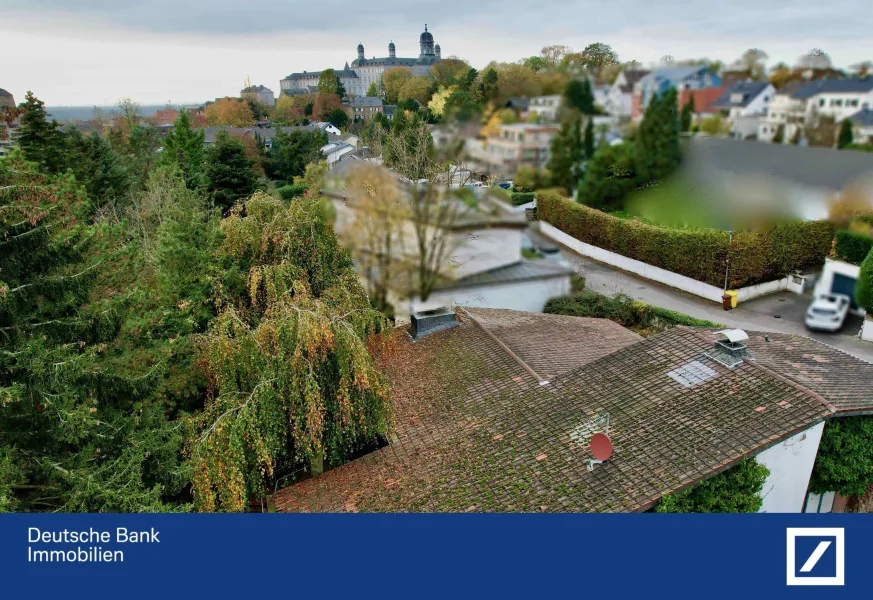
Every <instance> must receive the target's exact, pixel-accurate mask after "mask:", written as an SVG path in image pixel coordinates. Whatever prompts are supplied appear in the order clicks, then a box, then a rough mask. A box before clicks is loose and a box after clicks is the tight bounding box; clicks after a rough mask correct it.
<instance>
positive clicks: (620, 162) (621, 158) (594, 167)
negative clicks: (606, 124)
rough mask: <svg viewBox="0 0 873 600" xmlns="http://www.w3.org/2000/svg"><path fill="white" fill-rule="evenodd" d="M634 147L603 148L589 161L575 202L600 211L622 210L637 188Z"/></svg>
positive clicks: (603, 146)
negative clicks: (628, 196) (627, 198)
mask: <svg viewBox="0 0 873 600" xmlns="http://www.w3.org/2000/svg"><path fill="white" fill-rule="evenodd" d="M635 164H636V157H635V154H634V144H630V143H624V144H617V145H615V146H611V145H609V144H604V145H602V146H601V147H600V148H598V150H597V151H596V152H595V153H594V156H593V157H592V158H591V160H589V161H588V165H587V168H586V169H585V176H584V177H583V179H582V182H581V183H580V184H579V191H578V194H577V197H576V199H577V200H578V201H579V202H581V203H583V204H585V205H587V206H590V207H592V208H597V209H600V210H610V211H611V210H621V209H622V208H624V199H625V198H626V197H627V195H628V194H630V193H631V192H632V191H633V190H634V189H636V187H637V185H638V177H637V173H636V167H635Z"/></svg>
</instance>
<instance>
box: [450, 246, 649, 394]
mask: <svg viewBox="0 0 873 600" xmlns="http://www.w3.org/2000/svg"><path fill="white" fill-rule="evenodd" d="M529 262H532V263H534V264H537V265H539V264H542V263H546V262H548V261H544V260H539V261H529ZM555 266H558V265H555ZM464 310H465V311H466V312H467V313H469V314H470V315H471V316H472V318H474V319H475V320H476V322H477V323H478V324H479V325H480V326H481V327H483V328H484V329H486V330H487V331H490V332H491V333H493V334H494V335H495V336H497V338H498V339H499V340H500V341H501V342H503V343H504V344H506V346H507V347H509V349H510V350H511V351H512V352H514V353H515V354H516V355H517V356H519V357H520V358H521V359H522V360H523V361H524V362H525V363H527V364H528V365H529V366H530V367H531V368H532V369H533V370H534V372H536V373H537V374H538V375H539V376H540V377H542V378H545V379H550V378H552V377H555V376H556V375H559V374H561V373H565V372H567V371H572V370H573V369H576V368H578V367H581V366H582V365H586V364H588V363H590V362H592V361H595V360H597V359H598V358H602V357H604V356H606V355H607V354H611V353H612V352H615V351H616V350H620V349H622V348H624V347H625V346H629V345H631V344H635V343H637V342H639V341H640V340H642V339H643V338H641V337H640V336H639V335H637V334H636V333H634V332H633V331H631V330H630V329H625V328H624V327H622V326H621V325H619V324H618V323H614V322H613V321H609V320H607V319H587V318H584V317H570V316H566V315H550V314H542V313H528V312H521V311H517V310H503V309H497V308H465V309H464Z"/></svg>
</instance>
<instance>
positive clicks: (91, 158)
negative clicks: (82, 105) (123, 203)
mask: <svg viewBox="0 0 873 600" xmlns="http://www.w3.org/2000/svg"><path fill="white" fill-rule="evenodd" d="M68 137H69V141H70V146H71V150H72V152H73V153H74V155H75V157H76V158H75V160H74V161H71V162H72V169H73V172H74V173H75V174H76V178H77V179H79V180H80V181H81V182H82V184H83V185H84V186H85V189H86V191H87V192H88V198H89V199H90V200H91V204H92V206H93V207H94V208H100V207H101V206H103V205H104V204H106V203H108V202H111V201H114V200H121V199H123V198H124V197H125V196H126V194H127V192H128V190H129V189H130V182H131V181H130V175H129V174H128V172H127V170H126V169H125V167H124V165H123V164H122V161H121V157H119V156H118V154H116V153H115V151H114V150H113V149H112V146H111V145H110V144H109V142H108V141H106V139H105V138H104V137H103V136H101V135H100V134H98V133H97V132H96V131H95V132H92V133H91V135H89V136H88V137H84V136H82V135H81V134H80V133H79V132H78V130H76V129H74V130H73V131H72V132H71V133H70V134H69V135H68Z"/></svg>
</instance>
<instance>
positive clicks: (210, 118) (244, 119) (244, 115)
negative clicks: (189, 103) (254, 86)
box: [204, 98, 255, 127]
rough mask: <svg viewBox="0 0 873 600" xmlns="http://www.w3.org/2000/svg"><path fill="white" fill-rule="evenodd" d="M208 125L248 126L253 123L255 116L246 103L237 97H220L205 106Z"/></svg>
mask: <svg viewBox="0 0 873 600" xmlns="http://www.w3.org/2000/svg"><path fill="white" fill-rule="evenodd" d="M204 113H205V115H206V122H207V123H208V124H209V125H225V126H229V127H249V126H251V125H254V124H255V116H254V114H252V109H251V107H249V105H248V103H247V102H246V101H244V100H240V99H239V98H222V99H221V100H216V101H215V102H213V103H212V104H210V105H209V106H207V107H206V110H205V111H204Z"/></svg>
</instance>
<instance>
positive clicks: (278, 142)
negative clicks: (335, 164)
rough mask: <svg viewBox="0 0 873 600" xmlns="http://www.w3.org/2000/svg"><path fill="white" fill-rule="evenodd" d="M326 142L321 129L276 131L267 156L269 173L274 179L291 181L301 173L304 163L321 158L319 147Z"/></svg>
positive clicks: (325, 136)
mask: <svg viewBox="0 0 873 600" xmlns="http://www.w3.org/2000/svg"><path fill="white" fill-rule="evenodd" d="M325 144H327V134H325V133H324V132H323V131H318V130H315V131H303V130H299V129H298V130H295V131H292V132H290V133H285V132H284V131H277V132H276V135H275V137H273V143H272V147H271V148H270V156H269V165H268V167H269V169H268V170H269V173H270V176H271V177H273V178H274V179H282V180H284V181H292V180H293V179H294V177H296V176H299V175H303V172H304V170H305V169H306V165H308V164H309V163H311V162H314V161H317V160H319V159H320V158H321V149H322V147H324V145H325Z"/></svg>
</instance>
